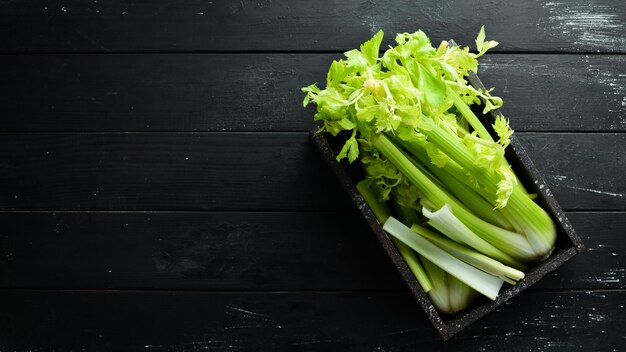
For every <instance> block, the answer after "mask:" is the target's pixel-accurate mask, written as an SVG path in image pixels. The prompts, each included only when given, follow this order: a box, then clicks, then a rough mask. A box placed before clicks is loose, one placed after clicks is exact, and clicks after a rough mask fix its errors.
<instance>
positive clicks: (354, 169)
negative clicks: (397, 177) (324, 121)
mask: <svg viewBox="0 0 626 352" xmlns="http://www.w3.org/2000/svg"><path fill="white" fill-rule="evenodd" d="M469 81H470V83H471V84H472V85H473V86H474V87H476V88H482V89H484V88H485V87H484V86H483V84H482V83H481V81H480V79H478V76H477V75H475V74H471V75H470V76H469ZM499 114H500V112H499V111H497V110H496V111H491V112H490V113H488V114H486V115H482V114H481V113H480V112H477V115H478V116H479V117H480V118H481V119H482V122H483V123H484V124H485V126H491V124H492V123H493V121H494V120H495V118H496V116H497V115H499ZM505 116H506V115H505ZM317 130H318V129H315V130H312V131H311V138H312V139H313V142H314V143H315V145H316V146H317V148H318V149H319V151H320V152H321V153H322V155H323V157H324V159H325V160H326V162H327V163H328V165H329V166H330V167H331V169H332V170H333V172H334V173H335V174H336V175H337V177H338V178H339V181H340V182H341V184H342V185H343V187H344V188H345V189H346V190H347V191H348V193H349V195H350V197H351V198H352V200H353V201H354V203H355V204H356V206H357V208H358V209H359V211H360V213H361V214H362V215H363V218H364V219H365V221H366V222H367V223H368V225H369V226H370V228H371V229H372V231H373V232H374V235H375V236H376V238H377V239H378V240H379V241H380V243H381V244H382V246H383V248H384V250H385V252H386V253H387V255H388V256H389V258H390V259H391V261H392V262H393V264H394V265H395V266H396V268H397V269H398V272H399V273H400V275H401V276H402V278H403V279H404V282H405V283H406V284H407V286H408V287H409V290H410V291H411V293H412V294H413V295H414V296H415V298H416V299H417V301H418V303H419V305H420V306H421V307H422V308H423V309H424V311H425V312H426V315H428V318H429V319H430V321H431V322H432V324H433V325H434V326H435V328H436V329H437V331H438V332H439V334H440V335H441V337H442V338H443V339H444V340H448V339H450V338H451V337H452V336H453V335H454V334H456V333H457V332H459V331H461V330H462V329H463V328H465V327H467V326H468V325H470V324H471V323H473V322H474V321H476V320H478V319H479V318H480V317H482V316H484V315H485V314H487V313H489V312H490V311H492V310H494V309H496V308H497V307H498V306H500V305H501V304H503V303H504V302H506V301H507V300H508V299H509V298H511V297H513V296H515V295H516V294H518V293H519V292H521V291H523V290H525V289H526V288H528V287H529V286H530V285H532V284H534V283H535V282H537V281H539V280H540V279H541V278H542V277H544V276H545V275H547V274H548V273H550V272H551V271H553V270H555V269H557V268H558V267H560V266H561V265H563V264H564V263H565V262H566V261H568V260H569V259H570V258H572V257H573V256H575V255H576V254H577V253H579V252H580V251H582V250H583V249H584V246H583V244H582V242H581V240H580V238H579V237H578V235H576V232H575V231H574V229H573V228H572V225H571V223H570V222H569V220H568V219H567V218H566V217H565V215H564V214H563V211H562V210H561V207H560V206H559V204H558V202H557V201H556V199H555V198H554V196H553V195H552V193H551V192H550V190H549V189H548V187H547V186H546V183H545V181H544V179H543V177H542V176H541V174H540V173H539V171H538V170H537V168H536V167H535V165H534V164H533V163H532V161H531V160H530V158H529V157H528V155H527V154H526V151H525V150H524V148H523V147H522V146H521V144H520V142H519V141H518V139H517V138H516V136H515V134H514V135H513V136H512V137H511V144H510V145H509V147H507V150H506V155H507V159H508V160H509V163H510V164H511V165H512V167H513V169H514V171H515V173H516V174H517V175H518V177H519V179H520V180H521V182H522V183H523V184H524V186H525V187H526V189H527V190H528V191H529V192H531V193H536V194H537V195H538V197H537V200H536V201H537V202H538V204H540V205H541V206H542V207H543V208H544V209H545V210H547V212H548V213H549V214H550V216H551V217H552V219H553V220H554V221H555V224H556V226H557V241H556V248H555V250H554V252H553V253H552V254H551V255H550V257H549V258H548V259H546V260H544V261H543V262H541V263H537V264H535V265H532V264H531V265H529V269H528V270H527V271H526V272H525V274H526V277H525V278H524V279H523V280H521V281H519V282H518V283H517V284H516V285H515V286H511V285H508V284H506V283H505V286H503V289H502V290H501V291H500V294H499V295H498V298H497V299H496V300H495V301H491V300H489V299H487V298H485V297H482V296H481V295H479V297H477V298H476V300H475V301H474V303H473V304H472V305H471V306H470V307H469V308H468V309H466V310H465V311H463V312H461V313H459V314H456V315H452V316H449V315H441V314H439V312H437V310H436V309H435V307H434V306H433V305H432V304H431V303H430V300H429V298H428V296H427V295H426V294H425V293H424V292H423V291H422V288H421V287H420V285H419V283H418V282H417V280H416V279H415V277H414V276H413V273H412V272H411V271H410V270H409V268H408V266H407V265H406V263H405V262H404V260H403V259H402V257H401V256H400V253H398V251H397V249H396V247H395V246H394V244H393V242H391V240H390V238H389V237H388V236H387V234H386V233H385V231H383V229H382V226H381V224H380V223H379V222H378V221H377V220H376V218H375V217H374V214H373V213H372V211H371V210H370V208H369V207H368V205H367V204H366V203H365V201H364V200H363V198H362V197H361V195H360V194H359V192H358V191H357V190H356V188H355V184H356V182H358V181H359V180H361V179H363V175H362V170H361V168H360V165H359V164H360V163H359V162H355V163H354V164H353V165H350V164H348V163H347V162H345V161H342V162H341V163H339V162H337V161H336V153H337V152H338V150H339V148H340V147H341V143H343V141H345V138H340V137H333V136H332V135H330V134H328V133H317ZM344 160H345V159H344ZM513 319H514V317H513Z"/></svg>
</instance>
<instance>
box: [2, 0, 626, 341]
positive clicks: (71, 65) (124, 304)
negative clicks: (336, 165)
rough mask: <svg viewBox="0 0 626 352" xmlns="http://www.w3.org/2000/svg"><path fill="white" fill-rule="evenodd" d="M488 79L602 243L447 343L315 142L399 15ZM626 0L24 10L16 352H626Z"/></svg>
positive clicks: (564, 197) (7, 271)
mask: <svg viewBox="0 0 626 352" xmlns="http://www.w3.org/2000/svg"><path fill="white" fill-rule="evenodd" d="M482 24H485V25H486V28H487V35H488V37H490V38H491V39H495V40H498V41H499V42H500V46H499V47H498V48H497V49H495V50H494V52H493V53H492V54H489V55H486V56H485V57H483V58H482V59H481V65H482V66H481V70H482V71H481V72H480V75H481V77H482V79H483V81H484V82H485V83H486V84H487V85H488V86H495V87H496V91H495V92H496V93H497V94H498V95H501V96H502V97H503V98H504V100H505V108H504V112H505V113H506V115H507V116H508V117H509V118H510V119H511V123H512V126H513V127H514V129H515V130H516V131H517V134H518V136H519V137H520V138H521V140H522V141H523V143H524V144H525V146H526V147H527V149H528V152H529V153H530V155H531V157H532V158H533V159H534V161H535V164H536V165H537V166H538V168H539V169H540V170H541V171H542V172H543V174H544V176H545V177H546V179H547V181H548V183H549V184H550V186H551V189H552V190H553V193H554V194H555V195H556V197H557V198H558V200H559V201H560V202H561V205H562V206H563V208H564V209H565V210H566V212H567V215H568V217H569V218H570V219H571V220H572V222H573V223H574V225H575V228H576V230H577V231H578V233H579V234H580V235H581V237H582V238H583V240H584V241H585V244H586V245H587V248H588V251H586V252H585V253H583V254H581V255H579V256H578V257H576V258H575V259H573V260H572V261H571V262H569V263H568V264H566V266H565V267H563V268H562V269H559V270H558V271H557V272H555V273H554V274H552V275H550V276H549V277H546V278H545V279H543V280H542V281H541V282H540V283H539V284H537V285H536V286H534V287H533V288H532V289H531V290H529V291H527V292H524V293H523V294H521V295H519V296H517V297H515V298H514V299H512V300H511V301H510V302H509V304H507V305H505V306H503V307H502V308H501V309H498V311H497V312H493V313H491V314H489V315H488V316H487V317H485V318H483V319H481V320H480V321H478V322H477V323H475V324H473V325H472V326H471V327H470V328H468V329H467V330H465V331H463V332H461V333H460V334H459V335H457V336H455V337H454V338H453V339H452V340H451V341H449V342H447V343H443V342H441V341H440V338H439V337H438V335H437V333H436V332H435V330H434V329H433V328H432V327H431V326H430V324H429V322H428V321H427V319H426V317H425V315H424V314H423V312H422V311H421V310H420V308H419V307H418V306H417V304H416V303H415V302H414V301H413V300H412V298H411V296H410V294H409V293H408V291H407V290H406V289H405V287H404V286H403V284H402V282H401V280H400V278H399V276H398V274H397V273H396V272H395V270H394V269H393V267H392V266H391V264H390V263H389V261H388V259H387V258H386V257H385V255H384V254H383V251H382V250H381V249H380V247H379V245H378V243H377V242H376V241H375V239H374V237H373V236H372V234H371V233H370V232H369V231H368V230H367V227H366V226H365V224H364V223H363V221H362V220H361V219H360V217H359V215H358V214H357V212H356V211H355V209H354V208H353V206H352V205H351V203H350V202H349V199H348V197H347V196H346V195H345V194H344V192H343V191H342V189H341V188H340V187H339V185H338V183H337V181H336V180H335V179H334V176H333V175H332V174H331V172H330V171H329V170H328V169H327V167H326V166H325V165H324V163H323V161H322V159H321V158H320V156H319V155H318V154H317V152H316V150H315V149H314V147H313V146H312V144H311V142H310V141H309V139H308V136H307V131H308V130H309V129H310V128H312V127H313V126H314V123H313V122H312V110H310V109H308V110H305V109H302V106H301V99H302V94H301V93H300V92H299V87H301V86H303V85H305V84H309V83H312V82H315V81H323V80H324V77H325V72H326V70H327V67H328V65H329V63H330V61H331V60H333V59H337V58H339V57H341V52H343V51H344V50H347V49H350V48H353V47H355V46H357V45H358V44H359V43H360V42H362V41H364V40H366V39H368V38H369V37H370V36H371V35H372V34H373V33H375V32H376V31H377V30H378V29H383V30H385V31H386V33H387V37H386V43H390V42H391V39H392V38H393V34H394V33H396V32H400V31H414V30H417V29H418V28H421V29H423V30H425V31H426V32H427V33H428V34H429V35H430V36H431V38H433V40H434V41H435V42H437V43H438V42H439V41H440V40H442V39H449V38H454V39H455V40H456V41H457V42H459V43H465V44H471V43H473V39H474V36H475V34H476V33H477V32H478V30H479V28H480V26H481V25H482ZM624 54H626V5H625V3H624V1H621V0H596V1H592V2H584V1H576V2H569V1H554V0H538V1H513V0H508V1H503V0H495V1H478V0H476V1H461V0H457V1H443V2H441V1H434V2H432V3H431V2H428V1H393V2H388V1H373V0H369V1H363V2H354V1H332V2H320V3H316V2H312V1H307V2H294V1H287V0H273V1H271V0H255V1H247V0H241V1H228V2H227V1H219V0H215V1H206V0H203V1H198V0H189V1H178V2H177V1H168V2H164V1H147V0H143V1H99V0H93V1H86V0H83V1H72V0H67V1H56V0H47V1H32V0H25V1H10V0H8V1H7V0H5V1H0V112H1V114H2V124H1V127H0V128H1V129H2V132H1V138H0V207H1V212H0V223H1V224H2V227H1V231H0V234H1V236H0V284H1V288H0V350H2V351H12V350H18V351H29V350H33V351H39V350H53V349H54V350H56V351H70V350H73V351H82V350H86V351H99V350H102V351H104V350H111V351H113V350H143V349H145V350H176V351H179V350H181V351H195V350H233V351H238V350H251V351H260V350H276V351H279V350H295V351H301V350H308V351H326V350H337V351H346V350H357V351H369V350H372V351H405V350H406V351H415V350H432V349H434V350H438V349H447V350H451V351H457V350H465V349H466V350H485V351H491V350H496V351H497V350H500V351H509V350H519V351H530V350H536V351H551V350H559V351H571V350H581V351H620V350H624V349H626V328H624V326H625V325H626V309H624V305H625V304H626V291H625V290H624V288H625V283H626V275H625V273H624V267H625V266H624V259H623V258H624V256H625V255H626V240H625V237H624V236H626V230H625V229H626V216H625V215H626V212H625V211H626V177H625V175H626V157H625V156H624V155H625V153H624V148H626V134H625V133H624V132H625V131H626V56H624Z"/></svg>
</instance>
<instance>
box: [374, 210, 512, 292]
mask: <svg viewBox="0 0 626 352" xmlns="http://www.w3.org/2000/svg"><path fill="white" fill-rule="evenodd" d="M383 229H384V230H385V231H387V232H388V233H389V234H390V235H392V236H394V237H395V238H397V239H399V240H400V241H402V242H404V243H405V244H406V245H407V246H409V247H411V248H412V249H413V250H414V251H416V252H417V253H419V254H420V255H422V256H423V257H424V258H426V259H428V260H429V261H431V262H432V263H433V264H435V265H437V266H438V267H440V268H441V269H443V270H444V271H446V272H447V273H449V274H451V275H452V276H454V277H456V278H457V279H459V280H460V281H462V282H463V283H465V284H466V285H467V286H469V287H471V288H473V289H475V290H476V291H478V292H480V293H482V294H483V295H485V296H487V297H489V298H491V299H496V296H497V295H498V292H499V291H500V287H501V286H502V283H503V282H504V281H503V280H502V279H500V278H498V277H496V276H493V275H490V274H487V273H485V272H484V271H481V270H478V269H476V268H475V267H473V266H471V265H469V264H466V263H464V262H463V261H461V260H459V259H457V258H456V257H454V256H453V255H451V254H449V253H448V252H446V251H444V250H443V249H441V248H439V247H437V246H436V245H434V244H433V243H432V242H430V241H428V240H426V239H425V238H423V237H421V236H416V235H415V233H414V232H412V231H411V229H409V228H408V227H406V226H405V225H404V224H403V223H401V222H400V221H398V220H396V219H395V218H394V217H389V219H387V221H386V222H385V225H384V226H383Z"/></svg>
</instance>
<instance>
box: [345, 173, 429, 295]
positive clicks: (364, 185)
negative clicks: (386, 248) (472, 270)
mask: <svg viewBox="0 0 626 352" xmlns="http://www.w3.org/2000/svg"><path fill="white" fill-rule="evenodd" d="M356 188H357V190H358V191H359V193H361V196H363V199H364V200H365V203H367V205H368V206H369V207H370V209H372V212H373V213H374V216H375V217H376V219H377V220H378V222H380V224H381V225H382V224H384V223H385V221H387V219H388V218H389V217H390V216H391V211H390V210H389V207H388V206H387V204H386V203H384V202H383V201H380V200H378V197H377V196H376V194H375V193H374V191H373V190H372V189H371V187H369V182H367V180H363V181H361V182H359V183H357V185H356ZM392 240H393V243H394V244H395V246H396V248H397V249H398V252H399V253H400V255H401V256H402V259H404V261H405V262H406V265H407V266H408V267H409V269H410V270H411V272H412V273H413V275H415V277H416V278H417V281H418V282H419V283H420V285H421V286H422V289H423V290H424V292H428V291H430V290H431V289H432V283H431V282H430V280H429V279H428V276H427V275H426V273H425V272H424V269H423V268H422V265H421V264H420V261H419V259H418V258H417V255H416V254H415V252H413V250H412V249H411V248H410V247H408V246H407V245H406V244H404V243H403V242H401V241H399V240H397V239H396V238H392Z"/></svg>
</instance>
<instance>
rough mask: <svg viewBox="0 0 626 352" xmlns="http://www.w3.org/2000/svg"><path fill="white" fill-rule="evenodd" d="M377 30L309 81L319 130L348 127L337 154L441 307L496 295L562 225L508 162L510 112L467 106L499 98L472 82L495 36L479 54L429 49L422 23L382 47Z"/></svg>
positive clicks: (495, 103) (548, 246)
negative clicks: (320, 83)
mask: <svg viewBox="0 0 626 352" xmlns="http://www.w3.org/2000/svg"><path fill="white" fill-rule="evenodd" d="M382 38H383V33H382V31H381V32H379V33H377V34H376V35H375V36H374V37H373V38H372V39H370V40H369V41H367V42H365V43H364V44H362V45H361V46H360V49H358V50H357V49H354V50H350V51H348V52H346V53H345V56H346V58H345V59H342V60H339V61H333V62H332V64H331V65H330V69H329V71H328V75H327V79H326V87H325V88H324V89H321V88H318V87H317V85H316V84H313V85H311V86H308V87H305V88H303V89H302V90H303V91H304V92H305V93H306V97H305V99H304V105H305V106H306V105H307V104H309V103H315V104H316V105H317V112H316V114H315V120H316V121H322V122H323V125H322V127H321V131H326V132H329V133H331V134H332V135H334V136H337V135H338V134H339V133H340V132H342V133H341V135H342V136H346V138H347V140H346V141H345V144H344V145H343V148H341V151H340V152H339V153H338V156H337V159H338V160H341V159H343V158H348V160H349V161H350V162H354V161H355V160H357V159H359V160H360V162H361V163H362V165H363V169H364V174H365V179H364V180H363V181H361V182H359V183H358V185H357V188H358V190H359V192H360V193H361V194H362V196H363V197H364V199H365V201H366V202H367V203H368V205H369V206H370V208H371V209H372V210H373V212H374V214H375V215H376V217H377V218H378V220H379V221H380V223H381V224H383V225H384V226H383V228H384V230H385V231H386V232H387V233H388V234H389V235H391V238H392V240H393V241H394V243H395V244H396V247H397V248H398V251H399V252H400V254H401V255H402V257H403V258H404V260H405V261H406V263H407V265H408V266H409V268H410V269H411V271H412V272H413V273H414V274H415V277H416V278H417V280H418V282H419V283H420V285H421V286H422V288H423V289H424V291H425V292H427V293H428V295H429V297H430V299H431V301H432V303H433V304H434V305H435V307H437V309H439V310H440V311H441V312H445V313H455V312H458V311H460V310H462V309H464V308H466V307H467V306H468V305H469V304H470V303H471V301H472V299H473V297H474V296H475V292H479V293H481V294H483V295H485V296H487V297H489V298H490V299H495V298H496V296H497V295H498V292H499V291H500V288H501V287H502V285H503V283H504V282H507V283H509V284H512V285H514V284H515V283H516V282H517V281H518V280H520V279H522V278H523V277H524V273H523V270H524V269H525V268H526V266H525V264H524V263H528V262H536V261H541V260H542V259H544V258H546V257H547V256H549V255H550V253H551V252H552V250H553V248H554V242H555V238H556V229H555V225H554V223H553V222H552V220H551V219H550V217H549V216H548V214H547V213H546V212H545V211H544V210H543V209H542V208H541V207H539V206H538V205H537V204H536V203H535V202H534V201H533V195H530V194H528V193H527V192H526V190H525V189H524V187H523V186H522V185H521V183H519V182H518V179H517V177H516V175H515V174H514V172H513V171H512V169H511V167H510V165H509V164H508V162H507V160H506V159H505V149H506V147H507V145H508V144H509V138H510V136H511V135H512V133H513V131H512V130H511V129H510V128H509V125H508V122H507V120H506V119H505V118H504V117H503V116H501V115H499V116H498V117H497V118H496V120H495V123H494V124H493V125H492V126H484V125H483V124H482V123H481V122H480V120H479V119H478V117H477V116H476V115H475V114H474V113H473V111H472V110H471V109H470V106H471V105H474V104H476V105H482V106H483V109H482V110H483V113H487V112H488V111H490V110H493V109H497V108H499V107H500V106H502V100H501V99H500V98H498V97H495V96H492V95H491V94H490V93H489V91H481V90H477V89H475V88H473V87H472V86H471V85H469V84H468V81H467V74H468V72H469V71H473V72H478V62H477V58H478V57H480V56H482V55H483V54H484V53H485V52H486V51H487V50H488V49H490V48H492V47H494V46H496V45H497V42H494V41H485V34H484V29H481V31H480V33H479V35H478V38H477V39H476V46H477V53H471V52H470V51H469V49H468V48H467V47H465V48H463V47H459V46H450V45H448V43H447V42H442V43H441V44H440V45H439V47H437V48H434V47H433V46H432V45H431V43H430V40H429V38H428V37H427V36H426V34H424V33H423V32H422V31H418V32H415V33H412V34H409V33H402V34H398V35H397V36H396V43H397V45H396V46H393V47H389V48H388V49H387V50H386V51H385V52H384V53H383V54H382V56H381V55H380V53H379V50H380V44H381V41H382ZM490 131H492V133H491V134H490ZM494 137H497V138H495V139H494Z"/></svg>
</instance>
